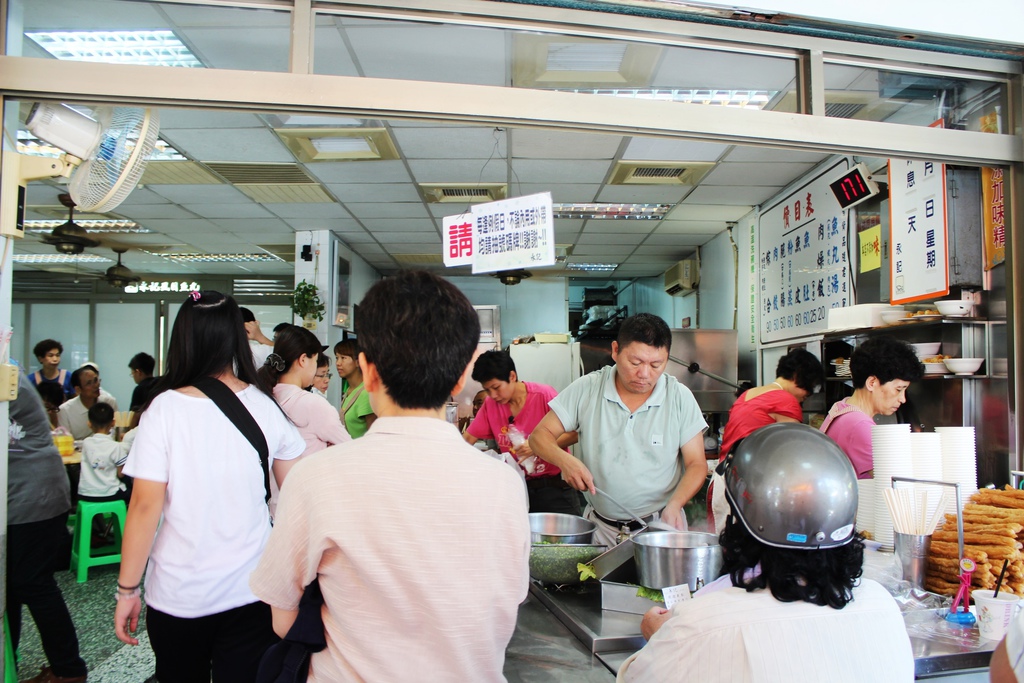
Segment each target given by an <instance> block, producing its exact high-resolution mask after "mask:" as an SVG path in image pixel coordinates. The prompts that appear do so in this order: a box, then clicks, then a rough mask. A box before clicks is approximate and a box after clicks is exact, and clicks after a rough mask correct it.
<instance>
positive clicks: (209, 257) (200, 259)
mask: <svg viewBox="0 0 1024 683" xmlns="http://www.w3.org/2000/svg"><path fill="white" fill-rule="evenodd" d="M146 253H147V254H150V255H151V256H159V257H161V258H165V259H167V260H168V261H175V262H178V263H260V262H267V261H283V260H284V259H282V258H280V257H278V256H277V255H275V254H266V253H263V254H200V253H188V254H156V253H153V252H149V251H147V252H146Z"/></svg>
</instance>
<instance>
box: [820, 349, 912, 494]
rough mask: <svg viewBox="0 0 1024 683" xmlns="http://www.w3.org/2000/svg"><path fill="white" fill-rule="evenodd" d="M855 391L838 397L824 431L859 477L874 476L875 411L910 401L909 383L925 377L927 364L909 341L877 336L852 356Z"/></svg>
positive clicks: (890, 410)
mask: <svg viewBox="0 0 1024 683" xmlns="http://www.w3.org/2000/svg"><path fill="white" fill-rule="evenodd" d="M850 374H851V375H852V377H853V395H852V396H849V397H847V398H844V399H842V400H841V401H836V402H835V403H834V404H833V405H832V408H831V409H830V410H829V411H828V415H827V416H825V421H824V422H823V423H822V425H821V431H823V432H825V433H826V434H828V435H829V436H830V437H832V439H833V440H834V441H835V442H836V443H837V444H839V447H840V448H842V449H843V452H844V453H846V457H848V458H849V459H850V462H851V463H853V469H854V471H856V472H857V478H858V479H871V478H872V477H873V476H874V469H875V462H874V457H873V454H872V451H871V428H872V427H873V426H874V425H875V420H874V417H875V415H892V414H893V413H895V412H896V410H897V409H898V408H899V407H900V406H901V405H903V404H904V403H906V401H907V387H909V386H910V383H911V382H913V381H915V380H918V379H920V378H921V375H923V374H924V366H922V365H921V361H920V360H918V358H917V353H915V352H914V349H913V347H912V346H910V345H909V344H907V343H905V342H902V341H900V340H898V339H893V338H892V337H874V338H872V339H869V340H867V341H866V342H864V343H863V344H861V345H860V346H858V347H857V348H856V349H855V350H854V352H853V355H851V356H850Z"/></svg>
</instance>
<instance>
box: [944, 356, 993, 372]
mask: <svg viewBox="0 0 1024 683" xmlns="http://www.w3.org/2000/svg"><path fill="white" fill-rule="evenodd" d="M942 362H943V363H945V364H946V367H947V368H949V371H950V372H952V373H953V374H955V375H973V374H974V373H976V372H977V371H978V368H980V367H981V364H982V363H984V362H985V359H984V358H947V359H945V360H944V361H942Z"/></svg>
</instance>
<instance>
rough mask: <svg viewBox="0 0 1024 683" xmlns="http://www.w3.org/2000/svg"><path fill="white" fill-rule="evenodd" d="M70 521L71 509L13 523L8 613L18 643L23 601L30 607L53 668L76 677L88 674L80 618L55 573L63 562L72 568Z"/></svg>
mask: <svg viewBox="0 0 1024 683" xmlns="http://www.w3.org/2000/svg"><path fill="white" fill-rule="evenodd" d="M67 523H68V515H67V513H66V512H65V513H64V514H62V515H58V516H57V517H53V518H51V519H46V520H43V521H41V522H30V523H28V524H11V525H8V527H7V617H8V620H9V622H10V627H11V642H12V643H13V645H14V647H15V648H17V647H18V640H19V639H20V637H21V606H22V605H25V606H26V607H28V610H29V612H30V613H31V614H32V620H33V621H35V622H36V628H37V629H39V638H40V640H42V643H43V652H44V653H45V654H46V659H47V661H49V663H50V668H51V669H53V673H55V674H56V675H58V676H64V677H68V678H72V677H77V676H84V675H86V666H85V661H84V660H83V659H82V658H81V657H80V656H79V654H78V635H77V634H76V633H75V624H74V622H72V621H71V614H70V613H69V612H68V606H67V605H66V604H65V603H64V596H63V595H62V594H61V592H60V588H59V587H58V586H57V582H56V581H55V580H54V578H53V572H54V571H56V570H57V569H58V568H60V569H67V559H66V552H67V548H68V529H67ZM62 562H63V566H60V565H61V563H62Z"/></svg>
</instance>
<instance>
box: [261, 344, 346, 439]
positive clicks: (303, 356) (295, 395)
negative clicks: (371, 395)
mask: <svg viewBox="0 0 1024 683" xmlns="http://www.w3.org/2000/svg"><path fill="white" fill-rule="evenodd" d="M275 337H276V338H275V341H274V352H273V353H271V354H270V355H269V356H267V360H266V362H264V364H263V367H262V368H260V374H261V375H263V376H264V378H265V379H266V380H267V383H268V384H269V385H270V386H272V387H274V398H275V399H277V402H278V404H279V405H280V406H281V410H283V411H284V413H285V415H287V416H288V418H289V419H290V420H291V421H292V422H293V423H294V424H295V427H296V428H297V429H298V430H299V434H301V435H302V438H303V439H304V440H305V442H306V450H305V451H303V453H302V455H304V456H305V455H309V454H310V453H316V452H317V451H322V450H323V449H325V448H327V447H328V446H334V445H336V444H339V443H344V442H346V441H349V440H350V439H351V437H350V436H349V434H348V432H347V431H345V427H344V426H342V424H341V418H340V417H339V416H338V411H337V410H335V409H334V406H332V405H331V404H330V403H328V402H327V399H325V398H324V397H323V396H317V395H316V394H313V393H310V392H308V391H306V388H307V387H309V386H311V385H312V384H313V380H314V377H315V375H316V372H317V358H318V357H319V356H320V355H321V353H322V351H323V350H324V349H326V348H327V347H326V346H323V345H322V344H320V340H319V339H317V338H316V335H314V334H313V333H312V332H310V331H309V330H307V329H305V328H303V327H299V326H298V325H289V326H288V327H285V328H284V329H282V330H281V331H280V332H278V333H277V334H276V335H275Z"/></svg>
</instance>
